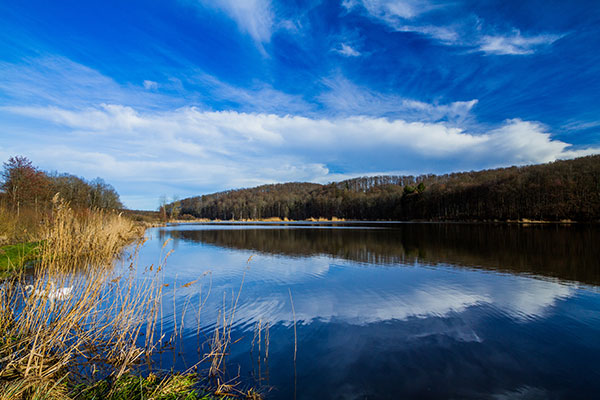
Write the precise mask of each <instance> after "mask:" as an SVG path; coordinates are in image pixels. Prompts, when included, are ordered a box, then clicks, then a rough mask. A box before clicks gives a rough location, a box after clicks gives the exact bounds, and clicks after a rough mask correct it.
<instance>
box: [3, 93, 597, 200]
mask: <svg viewBox="0 0 600 400" xmlns="http://www.w3.org/2000/svg"><path fill="white" fill-rule="evenodd" d="M413 107H417V108H418V107H428V105H424V104H422V103H417V105H416V106H415V105H413ZM453 107H454V108H457V107H458V109H460V108H461V107H462V105H458V106H457V105H454V106H453V105H450V106H448V107H447V108H448V109H449V110H451V109H452V108H453ZM446 112H449V111H446ZM0 113H7V114H9V115H13V116H15V115H19V116H24V117H27V118H32V119H35V120H41V121H48V123H51V124H52V125H51V126H48V127H46V128H45V129H44V131H45V132H47V133H46V134H45V135H46V136H47V137H46V138H42V139H37V143H38V146H36V147H35V148H34V149H33V150H32V148H31V146H30V144H29V143H30V140H31V139H30V138H28V137H27V136H23V137H21V138H19V140H14V141H12V142H9V143H6V144H5V149H4V150H5V151H8V152H10V153H11V154H22V153H23V152H24V151H25V152H26V153H27V154H29V155H30V156H31V157H32V159H34V160H35V162H36V163H39V164H40V166H42V167H44V168H47V169H57V168H58V167H60V169H61V170H64V171H66V172H71V173H77V174H80V175H84V176H91V177H94V176H102V177H103V178H105V179H106V180H107V181H109V182H115V186H117V190H119V191H120V192H121V193H123V195H124V196H127V195H133V194H137V193H135V191H134V190H133V187H134V186H135V185H136V182H155V183H156V184H157V185H164V184H165V182H168V184H169V185H172V186H173V187H178V188H180V189H179V190H178V191H177V193H180V194H181V195H191V194H197V193H199V192H205V191H207V190H211V189H212V190H215V189H216V190H218V189H227V188H233V187H248V186H252V185H257V184H262V183H271V182H282V181H317V182H326V181H329V180H332V179H333V178H332V176H334V175H333V174H331V173H330V167H329V165H348V166H352V167H351V168H354V170H347V171H344V172H345V173H356V174H368V173H369V172H370V171H390V170H399V169H410V168H414V166H413V161H411V160H414V159H415V158H417V159H420V160H426V161H428V162H431V163H436V162H440V161H441V162H452V161H458V160H460V161H461V162H466V161H465V160H467V161H468V162H470V163H471V164H468V166H470V167H471V168H475V167H477V168H481V167H492V166H499V165H511V164H528V163H540V162H546V161H552V160H555V159H558V158H571V157H576V156H579V155H584V154H592V153H600V149H598V148H588V149H578V150H575V149H572V148H571V146H570V145H569V144H568V143H565V142H562V141H559V140H554V139H552V137H551V136H550V134H549V133H548V132H547V131H546V130H545V129H544V127H543V126H542V125H541V124H538V123H535V122H527V121H521V120H518V119H517V120H510V121H507V122H506V123H505V124H504V125H503V126H502V127H500V128H498V129H495V130H492V131H490V132H488V133H485V134H474V133H470V132H467V131H464V130H463V129H461V128H458V127H452V126H449V125H448V124H447V123H445V122H407V121H405V120H400V119H396V120H390V119H387V118H377V117H369V116H347V117H336V118H329V119H328V118H308V117H301V116H278V115H274V114H261V113H240V112H234V111H223V112H211V111H203V110H199V109H197V108H194V107H184V108H180V109H176V110H172V111H164V112H140V111H138V110H135V109H134V108H131V107H126V106H122V105H113V104H104V105H102V106H99V107H96V108H86V109H82V110H67V109H63V108H57V107H3V108H0ZM53 132H56V133H54V134H53ZM30 135H34V133H33V132H32V133H30ZM98 135H102V140H101V141H99V140H98V137H97V136H98ZM31 137H32V136H31ZM92 148H93V149H94V150H91V149H92ZM46 166H49V167H46ZM145 186H146V187H145V188H144V189H143V190H146V191H149V192H152V191H153V190H156V189H153V188H152V185H148V184H146V185H145ZM171 192H175V190H172V191H171ZM159 194H160V192H159V193H153V194H152V195H151V196H150V197H151V198H152V199H156V198H157V197H158V195H159ZM124 198H125V197H124ZM153 201H154V200H153ZM129 206H132V207H136V206H138V205H136V204H129Z"/></svg>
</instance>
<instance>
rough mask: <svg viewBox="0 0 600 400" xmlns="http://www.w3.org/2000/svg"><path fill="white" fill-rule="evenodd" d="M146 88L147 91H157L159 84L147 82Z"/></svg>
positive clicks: (145, 83)
mask: <svg viewBox="0 0 600 400" xmlns="http://www.w3.org/2000/svg"><path fill="white" fill-rule="evenodd" d="M144 88H146V89H147V90H156V89H158V83H156V82H154V81H149V80H145V81H144Z"/></svg>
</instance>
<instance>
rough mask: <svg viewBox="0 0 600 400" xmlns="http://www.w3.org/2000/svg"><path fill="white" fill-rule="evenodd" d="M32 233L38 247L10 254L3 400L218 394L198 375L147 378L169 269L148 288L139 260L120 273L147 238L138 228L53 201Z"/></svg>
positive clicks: (150, 279)
mask: <svg viewBox="0 0 600 400" xmlns="http://www.w3.org/2000/svg"><path fill="white" fill-rule="evenodd" d="M12 226H13V227H17V229H16V230H15V232H17V231H19V229H18V224H13V225H12ZM20 231H21V232H22V233H23V231H22V230H20ZM26 233H27V239H34V240H35V242H33V241H30V242H28V243H26V244H10V245H5V246H4V247H3V250H4V253H3V255H4V256H5V257H6V260H7V261H6V269H7V270H9V271H11V272H12V273H11V274H10V276H8V277H6V278H5V279H4V280H3V281H2V283H1V284H0V400H8V399H17V400H20V399H48V400H54V399H56V400H62V399H114V400H117V399H149V398H153V399H210V398H214V397H215V396H217V393H218V390H215V389H214V388H213V389H210V385H208V384H206V381H205V380H203V379H202V377H201V376H199V375H195V374H173V373H171V374H169V373H167V374H164V375H161V376H157V375H154V374H148V373H145V374H143V373H141V371H144V370H145V369H144V368H142V367H141V363H142V361H143V360H148V359H150V356H151V354H152V353H153V351H155V350H156V349H157V342H158V341H160V338H158V336H159V335H158V334H157V333H156V332H155V328H156V325H157V321H158V320H159V312H158V307H159V306H160V304H161V300H160V299H161V296H162V290H163V285H162V284H161V281H160V279H159V278H158V271H160V269H161V268H162V266H161V265H158V266H156V268H154V269H153V268H148V271H147V272H148V276H147V279H144V280H142V282H141V283H140V281H139V280H137V281H134V279H135V276H134V275H135V271H136V265H135V257H133V258H131V259H120V260H119V261H118V263H119V264H122V265H123V267H121V268H117V267H116V264H117V261H116V260H117V259H119V257H121V253H122V249H123V247H124V246H125V245H127V244H129V243H132V241H135V240H136V239H140V238H141V237H142V236H143V228H142V227H140V225H139V224H136V223H134V222H133V221H132V220H130V219H129V218H125V217H123V216H122V215H120V214H118V213H115V212H107V211H106V212H105V211H90V210H79V211H75V210H73V209H71V208H70V207H69V206H68V205H67V204H65V203H64V202H62V201H61V200H60V199H55V201H54V205H53V209H52V211H51V212H50V213H48V214H47V215H44V216H43V217H42V218H40V219H39V223H38V226H37V227H34V228H31V229H30V230H28V232H26ZM21 237H22V238H23V237H25V236H21ZM12 240H14V236H13V239H12ZM140 244H141V241H140ZM30 260H33V261H34V262H33V266H32V268H31V269H30V270H28V271H27V273H25V272H24V269H23V268H20V267H22V266H23V265H25V264H26V262H27V261H30Z"/></svg>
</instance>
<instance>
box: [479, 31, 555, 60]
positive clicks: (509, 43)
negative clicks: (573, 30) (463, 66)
mask: <svg viewBox="0 0 600 400" xmlns="http://www.w3.org/2000/svg"><path fill="white" fill-rule="evenodd" d="M562 36H563V35H550V34H544V35H535V36H529V37H527V36H523V35H521V32H519V31H514V32H512V34H509V35H485V36H483V37H482V38H481V39H480V41H479V47H478V49H479V50H481V51H483V52H485V53H487V54H497V55H523V54H533V53H534V52H535V51H536V50H537V49H538V48H540V47H542V46H548V45H551V44H552V43H554V42H555V41H557V40H558V39H560V38H561V37H562Z"/></svg>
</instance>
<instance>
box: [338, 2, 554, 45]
mask: <svg viewBox="0 0 600 400" xmlns="http://www.w3.org/2000/svg"><path fill="white" fill-rule="evenodd" d="M342 4H343V6H344V7H346V9H348V10H349V11H350V10H352V9H354V8H357V7H358V6H359V5H360V6H362V7H361V9H362V10H364V11H365V12H366V13H367V15H369V17H370V18H372V19H374V20H377V21H380V22H382V23H384V24H385V25H387V26H388V27H390V28H391V29H393V30H395V31H398V32H415V33H419V34H422V35H424V36H427V37H430V38H432V39H434V40H436V41H438V42H440V43H442V44H445V45H449V46H462V47H468V48H472V49H475V50H477V51H482V52H484V53H485V54H492V55H527V54H533V53H534V52H535V51H537V50H538V49H540V48H543V47H544V46H548V45H551V44H552V43H554V42H555V41H556V40H558V39H560V38H561V37H563V36H564V35H558V34H549V33H543V34H537V35H529V36H528V35H522V34H521V32H520V31H519V30H518V29H513V30H512V31H511V32H509V33H503V32H496V31H495V30H494V29H493V28H490V27H487V26H485V24H484V23H483V21H482V20H481V19H480V18H478V17H477V16H474V15H470V16H467V17H465V18H464V19H463V20H462V21H461V20H456V19H454V20H453V22H452V23H451V24H444V23H438V24H431V23H430V21H427V18H426V15H425V14H427V13H428V12H430V11H434V10H441V9H443V8H445V7H451V6H453V3H452V2H448V3H432V2H428V1H426V2H421V1H413V0H404V1H394V0H346V1H344V2H343V3H342Z"/></svg>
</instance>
